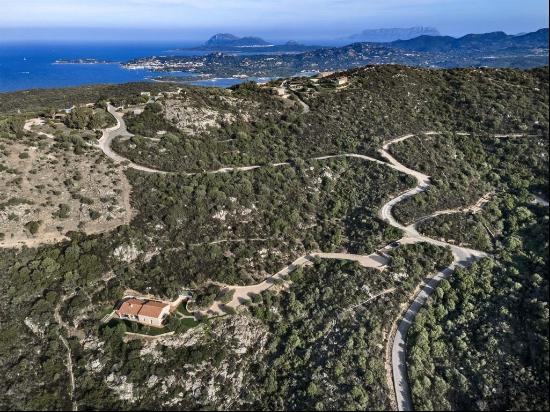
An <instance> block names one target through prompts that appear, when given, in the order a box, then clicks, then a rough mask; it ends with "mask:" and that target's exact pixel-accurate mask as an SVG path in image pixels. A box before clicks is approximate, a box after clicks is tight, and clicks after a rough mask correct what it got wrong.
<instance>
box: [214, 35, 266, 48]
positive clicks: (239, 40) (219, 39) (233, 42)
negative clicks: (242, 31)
mask: <svg viewBox="0 0 550 412" xmlns="http://www.w3.org/2000/svg"><path fill="white" fill-rule="evenodd" d="M204 46H206V47H254V46H256V47H258V46H271V43H268V42H266V41H265V40H264V39H262V38H260V37H237V36H235V35H233V34H230V33H218V34H215V35H214V36H212V37H210V39H209V40H208V41H207V42H206V43H204Z"/></svg>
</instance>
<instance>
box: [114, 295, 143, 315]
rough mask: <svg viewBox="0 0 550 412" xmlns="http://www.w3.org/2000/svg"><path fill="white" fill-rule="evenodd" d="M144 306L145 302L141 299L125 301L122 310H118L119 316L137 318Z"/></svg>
mask: <svg viewBox="0 0 550 412" xmlns="http://www.w3.org/2000/svg"><path fill="white" fill-rule="evenodd" d="M142 306H143V301H141V300H139V299H134V298H131V299H128V300H125V301H124V302H123V303H122V305H120V308H119V309H118V310H117V313H118V314H119V315H134V316H136V315H137V314H138V313H139V311H140V310H141V308H142Z"/></svg>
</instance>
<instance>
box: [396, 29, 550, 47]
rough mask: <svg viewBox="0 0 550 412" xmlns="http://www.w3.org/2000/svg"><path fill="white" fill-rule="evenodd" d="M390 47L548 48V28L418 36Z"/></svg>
mask: <svg viewBox="0 0 550 412" xmlns="http://www.w3.org/2000/svg"><path fill="white" fill-rule="evenodd" d="M390 45H391V46H392V47H398V48H400V49H404V50H411V51H419V52H449V51H457V50H463V51H484V52H491V51H495V50H505V49H508V50H512V49H525V48H546V49H547V48H548V29H547V28H546V29H540V30H537V31H535V32H532V33H527V34H522V35H508V34H506V33H504V32H502V31H496V32H492V33H483V34H467V35H466V36H463V37H459V38H455V37H450V36H419V37H416V38H414V39H409V40H397V41H394V42H391V43H390Z"/></svg>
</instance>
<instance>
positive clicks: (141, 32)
mask: <svg viewBox="0 0 550 412" xmlns="http://www.w3.org/2000/svg"><path fill="white" fill-rule="evenodd" d="M0 9H2V11H3V12H2V13H1V15H0V27H1V28H0V38H1V39H2V40H1V41H3V42H14V41H71V42H78V41H109V42H122V41H124V42H127V41H140V42H143V41H149V42H170V41H174V42H182V41H184V42H188V43H200V42H202V41H204V40H206V39H207V38H208V37H210V36H211V35H213V34H215V33H220V32H228V33H234V34H236V35H240V36H247V35H254V36H261V37H264V38H266V39H267V40H271V41H286V40H291V39H292V40H298V41H302V42H305V43H314V42H316V41H317V42H322V41H325V42H330V41H331V40H336V39H342V38H345V37H347V36H350V35H352V34H355V33H358V32H361V31H362V30H365V29H377V28H394V27H399V28H407V27H413V26H430V27H435V28H437V29H438V30H439V32H440V33H441V34H443V35H450V36H455V37H457V36H462V35H464V34H468V33H484V32H492V31H504V32H506V33H508V34H517V33H520V32H529V31H534V30H537V29H540V28H543V27H548V17H547V16H548V3H547V2H543V1H540V0H525V1H523V2H521V3H518V2H517V1H513V0H504V1H485V2H483V3H480V2H477V1H473V0H465V1H459V0H439V1H436V0H416V1H413V0H409V1H407V0H385V1H381V0H368V1H365V0H316V1H313V0H305V1H302V2H300V4H296V2H294V1H291V0H274V1H264V0H244V1H241V2H239V3H238V5H235V4H234V2H231V1H229V0H210V1H208V2H204V1H198V0H150V1H145V0H119V1H117V2H110V1H106V0H97V1H94V2H85V1H69V0H58V1H57V2H55V3H50V2H47V3H46V2H43V1H38V0H23V1H15V0H0Z"/></svg>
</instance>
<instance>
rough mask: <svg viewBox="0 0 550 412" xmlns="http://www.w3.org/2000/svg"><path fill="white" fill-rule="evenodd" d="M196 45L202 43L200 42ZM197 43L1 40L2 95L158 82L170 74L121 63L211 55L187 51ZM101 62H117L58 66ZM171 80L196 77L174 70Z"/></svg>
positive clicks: (218, 83)
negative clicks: (44, 89) (95, 85)
mask: <svg viewBox="0 0 550 412" xmlns="http://www.w3.org/2000/svg"><path fill="white" fill-rule="evenodd" d="M195 45H196V44H195ZM192 46H194V45H192V44H185V43H145V44H138V43H131V44H113V43H83V44H78V43H36V42H35V43H2V42H1V41H0V92H11V91H17V90H27V89H36V88H53V87H67V86H79V85H84V84H100V83H102V84H104V83H126V82H134V81H152V80H151V79H153V78H154V77H158V76H159V75H162V74H166V73H159V72H153V71H150V70H128V69H125V68H123V67H122V66H121V65H120V62H125V61H128V60H131V59H135V58H139V57H147V56H171V55H177V56H199V55H204V54H206V53H207V52H204V51H197V50H182V49H186V48H190V47H192ZM78 59H95V60H99V61H109V62H113V63H94V64H56V63H55V62H56V61H57V60H69V61H70V60H78ZM169 74H170V76H181V77H186V76H191V75H192V73H188V72H187V73H186V72H170V73H169ZM242 81H243V80H242V79H234V78H226V79H224V78H222V79H209V80H198V81H193V82H190V84H194V85H200V86H212V87H229V86H232V85H234V84H237V83H240V82H242Z"/></svg>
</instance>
